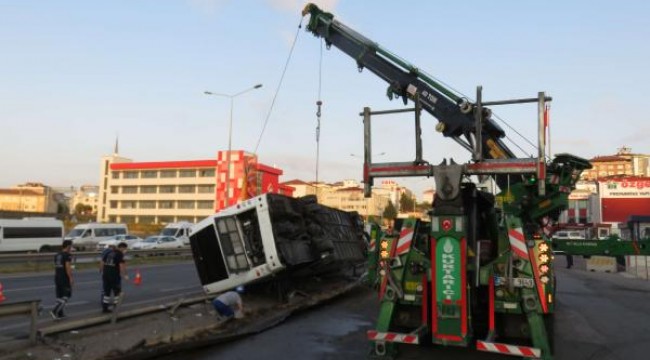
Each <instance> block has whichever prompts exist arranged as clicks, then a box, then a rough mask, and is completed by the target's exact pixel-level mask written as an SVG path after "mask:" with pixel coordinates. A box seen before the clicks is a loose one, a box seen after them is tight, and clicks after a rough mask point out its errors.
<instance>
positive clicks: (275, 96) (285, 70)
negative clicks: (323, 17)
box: [253, 17, 303, 154]
mask: <svg viewBox="0 0 650 360" xmlns="http://www.w3.org/2000/svg"><path fill="white" fill-rule="evenodd" d="M302 19H303V18H302V17H300V23H299V24H298V29H297V30H296V36H295V37H294V38H293V43H292V44H291V49H290V50H289V56H288V57H287V61H286V62H285V63H284V69H283V70H282V75H281V76H280V81H279V82H278V86H277V87H276V89H275V94H274V95H273V100H272V101H271V107H270V108H269V112H268V113H267V114H266V119H265V120H264V125H263V126H262V131H261V132H260V137H259V138H258V139H257V144H256V145H255V150H254V151H253V153H255V154H257V150H258V149H259V147H260V143H261V142H262V137H263V136H264V131H265V130H266V126H267V125H268V123H269V119H270V118H271V113H272V112H273V107H274V106H275V101H276V100H277V98H278V94H279V93H280V87H281V86H282V82H283V81H284V76H285V74H286V73H287V69H288V68H289V62H290V61H291V56H292V55H293V49H294V48H295V47H296V42H297V41H298V34H300V29H301V28H302Z"/></svg>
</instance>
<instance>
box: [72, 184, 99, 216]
mask: <svg viewBox="0 0 650 360" xmlns="http://www.w3.org/2000/svg"><path fill="white" fill-rule="evenodd" d="M98 194H99V186H96V185H82V186H81V187H79V189H77V191H75V192H74V194H73V195H72V199H70V213H74V212H75V209H76V208H77V205H78V204H82V205H84V206H88V207H90V208H91V209H92V213H93V214H97V209H98V204H99V200H98Z"/></svg>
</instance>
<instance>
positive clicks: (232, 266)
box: [190, 194, 365, 294]
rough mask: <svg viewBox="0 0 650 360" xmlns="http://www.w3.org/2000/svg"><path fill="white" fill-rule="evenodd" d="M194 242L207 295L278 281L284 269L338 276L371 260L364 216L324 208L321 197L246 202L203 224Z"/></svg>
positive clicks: (194, 234)
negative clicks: (347, 266)
mask: <svg viewBox="0 0 650 360" xmlns="http://www.w3.org/2000/svg"><path fill="white" fill-rule="evenodd" d="M190 243H191V247H192V253H193V256H194V263H195V264H196V268H197V272H198V275H199V279H200V281H201V284H202V285H203V289H204V291H205V292H206V293H207V294H217V293H221V292H223V291H225V290H228V289H233V288H235V287H237V286H240V285H246V284H248V283H251V282H257V281H264V280H272V279H273V278H274V276H273V275H274V274H277V273H280V272H283V271H287V272H289V273H291V274H292V275H295V276H298V271H300V272H301V273H303V274H307V273H309V272H311V273H318V272H333V271H340V270H341V269H343V268H345V264H350V263H354V264H359V263H362V262H363V261H364V260H365V255H364V249H365V242H364V239H363V224H362V221H361V219H360V217H359V215H358V214H357V213H351V212H345V211H341V210H338V209H333V208H329V207H327V206H323V205H320V204H318V203H316V197H315V196H314V197H305V198H301V199H294V198H291V197H287V196H283V195H279V194H263V195H259V196H257V197H255V198H252V199H248V200H245V201H243V202H240V203H239V204H237V205H233V206H231V207H229V208H226V209H223V210H221V211H220V212H218V213H216V214H214V215H210V216H209V217H207V218H206V219H204V220H202V221H201V222H199V223H197V224H196V225H195V226H194V227H193V228H192V232H191V234H190Z"/></svg>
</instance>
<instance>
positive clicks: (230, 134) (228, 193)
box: [203, 84, 262, 207]
mask: <svg viewBox="0 0 650 360" xmlns="http://www.w3.org/2000/svg"><path fill="white" fill-rule="evenodd" d="M261 87H262V84H257V85H255V86H253V87H251V88H248V89H246V90H242V91H240V92H238V93H235V94H222V93H215V92H211V91H204V92H203V93H204V94H205V95H212V96H222V97H226V98H229V99H230V122H229V124H228V161H227V169H226V204H225V207H228V206H229V205H230V158H231V154H230V152H231V151H232V114H233V109H234V107H235V98H236V97H237V96H239V95H242V94H245V93H247V92H249V91H252V90H255V89H259V88H261Z"/></svg>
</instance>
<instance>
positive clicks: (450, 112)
mask: <svg viewBox="0 0 650 360" xmlns="http://www.w3.org/2000/svg"><path fill="white" fill-rule="evenodd" d="M302 14H303V16H305V15H307V14H310V15H311V16H310V20H309V24H308V25H307V30H308V31H310V32H312V33H313V34H314V35H315V36H317V37H322V38H323V39H324V40H325V42H326V44H327V46H328V47H329V46H331V45H334V46H335V47H337V48H338V49H340V50H341V51H343V52H344V53H345V54H347V55H348V56H350V57H352V58H353V59H355V61H356V62H357V67H358V68H359V69H360V70H361V69H364V68H365V69H368V70H370V71H371V72H372V73H374V74H375V75H377V76H379V77H380V78H382V79H383V80H384V81H386V82H387V83H388V84H389V86H388V90H387V95H388V97H389V98H391V99H392V98H393V97H394V96H396V97H402V99H403V101H404V103H405V104H406V103H407V101H408V99H410V100H413V101H416V99H417V101H418V102H419V105H420V106H421V107H422V109H424V110H425V111H427V112H428V113H429V114H431V115H432V116H433V117H435V118H436V119H437V120H438V121H439V125H438V126H437V127H436V128H437V129H438V130H439V131H441V132H442V134H443V135H444V136H446V137H451V138H452V139H454V140H455V141H456V142H458V143H459V144H460V145H461V146H463V147H464V148H466V149H467V150H468V151H470V152H472V151H473V149H474V148H475V147H474V142H475V141H476V140H475V139H477V136H476V135H477V134H476V131H477V130H476V129H477V127H476V121H475V114H474V112H475V111H476V110H477V107H476V106H475V104H473V103H471V102H469V101H468V100H467V99H466V98H464V97H462V96H459V95H457V94H455V93H454V91H452V90H450V89H448V88H447V87H445V86H443V85H442V84H440V83H439V82H438V81H436V80H434V79H433V78H431V77H430V76H428V75H426V74H424V73H423V72H421V71H420V70H419V69H418V68H417V67H416V66H414V65H412V64H410V63H408V62H406V61H405V60H403V59H401V58H399V57H398V56H396V55H395V54H392V53H391V52H389V51H388V50H386V49H384V48H382V47H381V46H379V45H378V44H377V43H375V42H374V41H372V40H370V39H368V38H366V37H365V36H363V35H361V34H359V33H358V32H356V31H354V30H352V29H350V28H349V27H347V26H346V25H344V24H342V23H341V22H339V21H337V20H335V19H334V15H332V14H330V13H327V12H325V11H323V10H321V9H320V8H318V6H316V5H314V4H307V6H305V8H304V10H303V12H302ZM490 114H491V111H490V110H489V109H487V108H483V111H482V115H481V118H482V126H481V128H482V130H481V136H480V139H481V142H482V144H481V145H482V147H481V148H482V153H483V154H482V155H483V158H485V159H504V158H516V156H515V155H514V154H513V153H512V151H511V150H510V149H508V147H507V146H506V145H505V144H504V143H503V141H502V139H503V138H504V137H505V133H504V131H503V129H502V128H501V127H500V126H499V125H498V124H497V123H496V122H494V120H492V119H491V118H490Z"/></svg>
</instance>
